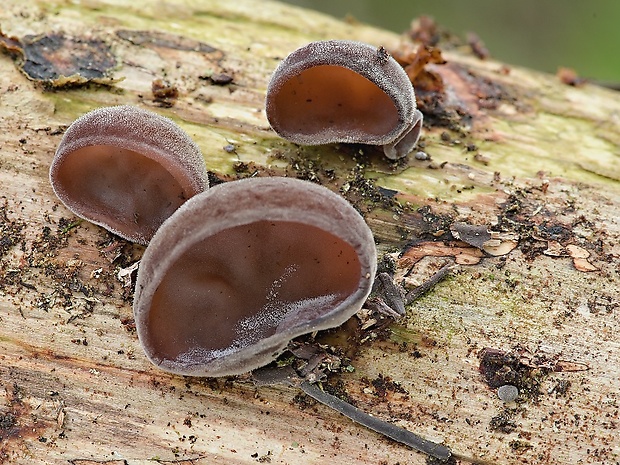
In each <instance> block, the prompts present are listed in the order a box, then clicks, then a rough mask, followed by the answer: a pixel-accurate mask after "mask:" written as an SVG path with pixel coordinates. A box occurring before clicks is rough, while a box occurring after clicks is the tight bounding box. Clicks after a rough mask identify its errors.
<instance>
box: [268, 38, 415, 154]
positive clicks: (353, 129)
mask: <svg viewBox="0 0 620 465" xmlns="http://www.w3.org/2000/svg"><path fill="white" fill-rule="evenodd" d="M266 112H267V119H268V120H269V123H270V124H271V127H272V128H273V129H274V131H276V132H277V133H278V134H279V135H280V136H282V137H284V138H285V139H288V140H290V141H292V142H295V143H298V144H304V145H319V144H328V143H332V142H357V143H364V144H372V145H383V146H388V148H387V149H386V150H385V153H386V155H387V156H388V157H389V158H400V157H402V156H404V155H406V154H407V153H409V152H410V151H411V150H412V149H413V147H414V146H415V144H416V142H417V140H418V138H419V135H420V129H421V126H422V114H421V113H420V112H419V111H418V110H417V109H416V104H415V95H414V92H413V86H412V85H411V81H410V80H409V77H408V76H407V73H405V71H404V70H403V68H402V67H401V66H400V65H399V64H398V63H397V62H396V60H394V58H392V57H391V56H389V54H388V53H387V52H386V51H385V50H384V49H377V48H375V47H372V46H370V45H367V44H364V43H361V42H352V41H344V40H328V41H319V42H312V43H310V44H308V45H306V46H304V47H302V48H300V49H298V50H296V51H294V52H293V53H291V54H290V55H289V56H288V57H286V58H285V59H284V60H283V61H282V62H281V63H280V65H279V66H278V67H277V69H276V70H275V72H274V73H273V76H272V78H271V81H270V82H269V86H268V88H267V97H266Z"/></svg>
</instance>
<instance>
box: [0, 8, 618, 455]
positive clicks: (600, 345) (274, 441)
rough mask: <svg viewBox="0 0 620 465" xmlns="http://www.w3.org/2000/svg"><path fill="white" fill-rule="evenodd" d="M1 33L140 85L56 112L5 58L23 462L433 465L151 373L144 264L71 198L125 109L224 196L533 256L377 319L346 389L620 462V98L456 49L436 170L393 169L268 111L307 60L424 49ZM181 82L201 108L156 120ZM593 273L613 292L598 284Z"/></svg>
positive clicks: (241, 23)
mask: <svg viewBox="0 0 620 465" xmlns="http://www.w3.org/2000/svg"><path fill="white" fill-rule="evenodd" d="M0 25H1V28H2V31H3V33H4V34H5V35H6V36H14V37H16V38H18V39H20V40H25V38H27V37H28V36H38V35H43V36H49V35H51V34H52V33H58V34H63V37H65V38H69V39H71V40H72V41H73V42H68V43H73V44H78V43H80V44H83V43H84V41H85V40H86V39H89V40H90V39H93V40H95V39H96V40H97V41H100V42H101V43H102V44H103V45H104V46H105V47H107V48H106V50H108V51H109V53H111V54H112V56H113V57H115V60H116V63H117V65H116V66H115V67H114V69H112V70H109V76H108V78H110V81H109V82H110V85H96V84H87V85H80V86H74V87H69V86H60V87H59V88H57V89H50V88H49V87H46V86H45V85H43V84H42V83H40V82H36V81H33V80H29V79H28V78H27V77H26V76H25V75H24V74H23V73H22V72H21V71H20V70H19V69H18V61H17V60H18V58H19V57H15V56H12V55H10V54H4V55H2V56H0V112H1V116H2V118H1V119H0V186H1V187H0V189H1V195H2V199H1V205H0V219H1V226H0V254H1V255H0V260H1V262H0V381H1V383H0V399H1V400H0V463H16V464H36V463H72V464H74V465H78V464H79V465H86V464H91V463H110V464H130V465H138V464H151V463H187V464H190V463H191V464H211V463H223V464H227V463H230V464H233V463H234V464H239V463H248V464H249V463H256V462H259V463H278V464H287V463H288V464H293V463H295V464H311V463H326V462H328V461H329V462H335V461H337V463H342V464H360V463H368V464H396V463H400V464H404V463H420V464H421V463H425V457H424V456H422V455H421V454H418V453H416V452H413V451H411V450H408V449H406V448H405V447H402V446H399V445H398V444H394V443H393V442H391V441H389V440H387V439H384V438H382V437H380V436H379V435H377V434H375V433H372V432H370V431H367V430H365V429H363V428H361V427H358V426H357V425H355V424H353V423H352V422H350V421H349V420H347V419H345V418H344V417H342V416H340V415H339V414H338V413H336V412H332V411H330V410H328V409H327V408H325V407H323V406H321V405H317V404H314V403H312V402H310V401H309V399H308V398H305V397H303V396H300V395H299V392H298V390H296V389H294V388H289V387H284V386H281V387H280V386H271V387H255V386H254V385H253V384H252V383H250V382H249V380H248V379H247V378H246V377H240V378H233V379H218V380H213V379H196V378H182V377H178V376H170V375H168V374H166V373H163V372H161V371H160V370H158V369H156V368H155V367H153V366H151V365H150V364H149V363H148V361H147V360H146V358H145V357H144V355H143V353H142V350H141V348H140V345H139V342H138V339H137V337H136V335H135V331H134V330H133V327H132V312H131V296H132V291H131V287H130V286H129V287H126V286H124V285H123V282H121V281H120V280H119V279H118V273H119V271H120V270H121V269H123V268H126V267H128V266H130V265H132V264H133V263H135V262H136V261H137V260H139V258H140V256H141V254H142V251H143V248H141V247H138V246H133V245H131V244H128V243H126V242H124V241H121V240H119V239H117V238H114V237H113V236H111V235H110V234H108V233H107V232H105V231H104V230H102V229H101V228H98V227H96V226H93V225H91V224H89V223H88V222H85V221H78V219H77V218H76V217H75V216H73V215H72V214H71V213H70V212H69V211H68V210H67V209H66V208H65V207H64V206H63V205H62V204H60V202H59V201H58V199H57V198H56V197H55V196H54V194H53V192H52V189H51V187H50V185H49V182H48V178H47V176H48V175H47V173H48V168H49V164H50V161H51V159H52V156H53V153H54V151H55V148H56V146H57V144H58V142H59V141H60V138H61V137H62V133H63V131H64V129H65V128H66V126H67V125H68V124H70V123H71V122H72V121H73V120H74V119H75V118H76V117H78V116H79V115H81V114H82V113H84V112H85V111H88V110H90V109H93V108H96V107H98V106H103V105H112V104H120V103H130V104H136V105H139V106H142V107H145V108H150V109H152V110H154V111H157V112H159V113H161V114H163V115H166V116H169V117H171V118H173V119H174V120H175V121H177V122H178V123H179V124H180V125H181V126H182V127H183V128H184V129H185V130H186V131H187V132H189V133H190V134H191V135H192V137H193V138H194V139H195V140H196V142H197V143H198V144H199V145H200V147H201V149H202V150H203V153H204V154H205V157H206V160H207V165H208V167H209V169H210V170H211V171H212V173H213V175H214V177H218V178H220V179H221V180H228V179H233V178H235V177H239V176H248V175H253V174H254V173H256V174H258V175H290V176H297V177H303V178H310V179H313V180H316V181H319V182H322V183H323V184H324V185H326V186H327V187H330V188H332V189H334V190H337V191H339V192H341V193H342V194H343V195H344V196H345V197H346V198H347V199H348V200H350V201H351V202H352V203H353V204H354V205H355V206H356V207H357V208H359V209H360V210H361V211H362V212H363V213H364V215H365V217H366V219H367V221H368V223H369V224H370V226H371V228H372V229H373V232H374V234H375V236H376V239H377V242H378V245H379V249H380V251H381V254H384V253H388V254H394V256H398V255H399V253H400V252H401V251H402V250H403V249H405V248H406V247H411V246H413V247H422V245H420V244H422V243H424V242H427V243H428V242H430V241H440V240H441V241H445V242H446V244H448V245H455V244H456V242H455V240H454V237H453V236H452V234H451V232H450V226H451V225H452V224H453V223H455V222H465V223H468V224H472V225H489V226H493V229H494V230H495V231H501V232H504V233H510V234H516V235H518V237H519V242H518V246H517V247H516V249H514V250H513V251H512V252H510V253H509V254H507V255H504V256H499V257H492V256H488V255H485V256H484V257H483V259H482V260H481V261H480V262H479V263H478V264H475V265H470V266H468V265H461V266H460V268H459V269H458V270H457V271H456V272H454V273H453V274H452V276H450V277H449V278H447V279H446V280H444V281H442V282H441V283H440V284H439V285H437V286H436V287H435V288H434V289H433V290H432V291H431V292H430V293H427V294H425V295H424V296H423V297H422V298H420V299H419V300H417V301H415V302H414V303H413V304H411V305H410V306H408V308H407V315H406V317H405V318H404V319H403V320H401V321H398V322H395V323H389V321H388V320H381V319H380V318H379V319H378V321H377V322H376V324H373V323H372V321H371V318H374V317H375V316H376V315H372V314H369V315H362V316H360V318H354V319H353V320H352V321H351V322H350V324H349V325H347V327H346V328H342V329H339V330H335V331H332V332H331V333H330V334H329V335H328V338H327V339H326V340H328V341H330V344H331V345H333V346H334V347H336V348H338V347H339V348H340V349H342V351H343V352H342V353H346V355H348V356H349V357H350V361H349V360H347V364H348V365H347V366H351V367H354V371H352V372H347V371H345V372H342V373H334V374H332V375H331V377H330V384H331V385H333V386H338V387H339V389H340V390H341V393H343V394H346V396H347V397H348V398H349V399H350V400H351V401H353V402H355V403H356V405H357V406H358V407H360V408H362V409H363V410H365V411H367V412H369V413H372V414H373V415H375V416H378V417H381V418H383V419H385V420H388V421H392V422H395V423H396V424H399V425H401V426H403V427H406V428H408V429H410V430H412V431H415V432H417V433H418V434H421V435H422V436H424V437H426V438H428V439H432V440H435V441H442V442H443V443H445V444H446V445H448V446H449V447H451V448H452V449H453V450H454V451H456V452H458V453H460V454H463V455H468V456H476V457H480V458H483V459H485V460H487V461H489V463H502V464H517V463H530V464H531V463H575V464H576V463H580V464H587V463H592V464H595V463H596V464H602V463H603V464H614V463H617V462H618V461H619V460H620V440H619V439H618V437H619V434H618V423H619V421H620V419H619V415H620V413H619V402H620V398H619V394H618V393H619V387H620V332H619V330H618V328H620V324H619V323H620V321H619V320H620V312H619V305H618V302H619V300H618V299H619V298H618V291H619V287H620V286H619V284H618V283H619V282H620V281H619V273H620V245H619V244H620V240H619V239H620V223H619V220H618V218H619V212H620V183H619V179H620V95H619V94H618V93H615V92H612V91H608V90H604V89H601V88H598V87H596V86H592V85H588V84H585V85H583V86H581V87H570V86H567V85H564V84H562V83H560V82H559V80H557V79H556V78H555V77H553V76H548V75H544V74H540V73H536V72H533V71H530V70H524V69H518V68H514V67H508V66H506V65H504V64H501V63H497V62H494V61H492V60H480V59H478V58H475V57H474V56H472V55H471V54H470V53H469V52H468V50H466V49H465V48H458V47H457V48H455V49H453V50H447V51H444V57H445V58H446V60H447V63H446V65H433V67H431V69H433V70H434V71H435V72H436V73H438V75H439V76H440V77H441V78H442V80H443V82H444V84H445V89H444V90H445V94H444V97H445V98H446V100H443V101H442V107H441V109H442V110H445V111H446V112H447V116H446V115H443V116H441V114H440V112H439V111H438V110H437V108H435V109H431V108H426V109H427V110H428V114H427V115H426V116H427V121H428V123H429V124H427V126H426V127H425V129H424V133H423V139H422V142H423V145H424V150H425V152H426V153H427V154H428V155H430V157H431V159H430V160H418V159H416V158H415V157H413V156H412V157H410V158H409V159H408V160H406V161H403V162H401V163H399V164H390V163H388V162H387V161H386V160H385V159H383V158H382V156H381V153H380V152H379V151H378V150H375V149H371V148H367V147H361V146H356V147H347V146H338V145H334V146H327V147H319V148H300V147H297V146H294V145H293V144H290V143H287V142H285V141H282V140H281V139H279V138H278V137H277V136H276V135H275V134H274V133H273V132H272V131H271V130H270V129H269V126H268V124H267V121H266V118H265V114H264V111H263V99H264V92H265V88H266V85H267V82H268V79H269V76H270V73H271V71H272V70H273V69H274V68H275V65H276V64H277V62H278V61H279V60H280V59H281V58H283V57H284V56H285V55H286V54H287V53H289V52H290V51H292V50H294V49H295V48H296V47H298V46H301V45H303V44H304V43H307V42H308V41H310V40H316V39H324V38H344V39H356V40H362V41H365V42H368V43H371V44H375V45H377V46H378V45H384V46H385V47H386V48H388V49H389V50H397V49H401V50H402V49H407V48H408V47H412V46H413V45H412V44H411V43H410V42H408V40H407V39H404V38H400V37H398V36H396V35H394V34H392V33H389V32H386V31H381V30H376V29H373V28H370V27H367V26H364V25H360V24H356V23H354V22H349V23H345V22H341V21H338V20H335V19H332V18H328V17H325V16H322V15H319V14H315V13H312V12H307V11H303V10H300V9H295V8H292V7H288V6H284V5H281V4H278V3H275V2H270V1H250V0H241V1H235V2H218V1H200V2H198V1H189V0H168V1H166V2H148V1H146V0H134V1H132V2H131V3H128V2H124V1H113V0H89V1H85V2H64V1H60V0H54V1H46V2H43V1H31V2H28V4H27V5H24V2H19V1H17V0H7V1H5V2H4V3H3V5H2V8H1V9H0ZM207 45H208V46H209V47H212V48H213V49H211V48H206V46H207ZM489 45H490V47H489V48H490V49H491V50H492V44H489ZM222 75H224V76H230V77H232V78H233V79H232V82H231V83H229V84H225V85H221V84H222V81H221V79H222ZM120 79H122V80H120ZM156 80H160V81H161V82H163V83H164V84H166V85H170V86H172V87H174V88H176V89H177V91H178V98H174V99H173V100H172V101H166V100H165V99H164V100H163V101H162V99H158V98H156V96H155V95H154V94H153V92H152V85H153V81H156ZM422 109H423V110H425V108H424V107H423V108H422ZM461 245H462V244H461ZM574 247H577V249H575V248H574ZM576 250H577V251H579V253H581V254H583V255H587V258H585V259H583V260H586V261H587V263H588V264H590V265H591V267H592V269H593V271H590V272H584V271H579V269H577V268H576V267H575V261H574V260H575V259H574V258H572V255H575V251H576ZM584 251H585V252H584ZM416 252H420V250H416ZM422 252H424V250H422ZM579 253H577V255H579ZM420 256H422V257H423V258H422V259H421V260H420V261H418V262H417V263H410V262H407V263H405V262H402V261H401V262H398V269H397V276H398V277H400V278H399V280H400V281H402V280H403V279H405V278H406V283H405V284H406V285H408V286H413V285H415V284H419V283H421V282H423V281H424V280H425V279H427V278H428V276H429V275H430V274H432V272H433V271H434V270H436V269H438V268H439V267H440V266H441V265H442V264H444V263H446V262H450V261H451V260H452V259H451V258H449V257H448V258H443V257H434V256H431V255H429V254H425V253H422V254H421V255H420ZM581 263H583V262H581ZM410 268H411V270H410ZM406 272H407V273H408V274H407V276H405V274H406ZM364 323H365V324H366V327H364V328H363V329H362V328H361V325H362V324H364ZM352 334H353V335H355V337H353V336H352ZM484 348H494V349H497V350H499V351H502V352H504V353H505V354H508V355H510V356H514V357H515V360H518V362H515V364H514V365H513V367H518V368H519V370H521V372H522V373H521V374H523V373H525V374H527V375H528V376H529V377H530V378H528V379H531V383H532V384H531V385H529V388H530V389H529V390H528V389H523V391H522V393H521V395H520V398H519V399H518V401H517V402H514V403H510V404H506V405H504V403H503V402H502V401H501V400H500V399H499V398H498V396H497V393H496V389H494V388H491V387H490V386H489V385H488V383H487V382H486V381H485V379H484V377H483V376H482V374H481V373H480V370H479V366H480V356H481V355H484V352H483V351H482V349H484Z"/></svg>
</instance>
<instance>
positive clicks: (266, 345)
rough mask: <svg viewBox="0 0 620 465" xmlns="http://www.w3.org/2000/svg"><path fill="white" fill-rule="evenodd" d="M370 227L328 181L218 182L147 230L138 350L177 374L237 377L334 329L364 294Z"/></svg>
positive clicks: (370, 266) (137, 306)
mask: <svg viewBox="0 0 620 465" xmlns="http://www.w3.org/2000/svg"><path fill="white" fill-rule="evenodd" d="M375 269H376V250H375V245H374V241H373V237H372V233H371V232H370V229H369V228H368V226H367V225H366V223H365V222H364V220H363V218H362V217H361V216H360V215H359V214H358V213H357V211H355V209H354V208H353V207H352V206H351V205H350V204H349V203H347V202H346V201H345V200H344V199H342V198H341V197H339V196H338V195H336V194H334V193H333V192H331V191H329V190H328V189H326V188H324V187H321V186H317V185H315V184H312V183H309V182H307V181H300V180H296V179H288V178H252V179H244V180H240V181H234V182H229V183H225V184H220V185H218V186H215V187H213V188H211V189H210V190H209V191H207V192H204V193H201V194H199V195H197V196H195V197H193V198H192V199H190V200H188V201H187V202H186V203H185V204H184V205H183V206H181V207H180V208H179V209H178V210H177V211H176V212H175V213H174V214H173V215H172V216H171V217H170V218H169V219H168V220H167V221H166V222H165V223H164V224H163V225H162V226H161V228H160V229H159V231H157V233H156V234H155V236H154V237H153V239H152V241H151V243H150V244H149V246H148V248H147V250H146V252H145V254H144V257H143V258H142V262H141V263H140V268H139V272H138V278H137V282H136V294H135V300H134V316H135V322H136V328H137V331H138V337H139V338H140V342H141V344H142V347H143V348H144V350H145V353H146V355H147V357H148V358H149V359H150V360H151V361H152V362H153V363H154V364H155V365H157V366H159V367H160V368H162V369H164V370H167V371H170V372H173V373H177V374H182V375H193V376H225V375H234V374H241V373H245V372H248V371H250V370H253V369H255V368H258V367H260V366H263V365H266V364H267V363H269V362H271V361H272V360H274V359H275V358H276V357H277V356H278V355H279V354H280V353H281V352H282V351H283V350H284V349H285V348H286V346H287V344H288V342H289V341H290V340H291V339H293V338H294V337H297V336H299V335H301V334H305V333H309V332H313V331H316V330H321V329H326V328H331V327H335V326H338V325H340V324H342V323H343V322H344V321H346V320H347V319H348V318H349V317H350V316H352V315H353V314H354V313H355V312H357V311H358V310H359V309H360V308H361V306H362V304H363V303H364V301H365V300H366V297H367V296H368V294H369V292H370V289H371V287H372V283H373V280H374V274H375Z"/></svg>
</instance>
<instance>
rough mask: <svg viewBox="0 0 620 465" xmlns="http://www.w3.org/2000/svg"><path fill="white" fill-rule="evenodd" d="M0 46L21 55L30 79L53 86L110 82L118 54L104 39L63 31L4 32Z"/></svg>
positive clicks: (19, 62) (19, 63)
mask: <svg viewBox="0 0 620 465" xmlns="http://www.w3.org/2000/svg"><path fill="white" fill-rule="evenodd" d="M0 49H2V50H4V51H5V52H6V53H9V54H10V55H12V56H14V57H16V58H17V66H18V68H19V69H20V71H22V72H23V73H24V74H25V75H26V76H27V77H28V79H31V80H33V81H38V82H42V83H43V84H45V85H46V86H50V87H55V88H58V87H65V86H76V85H83V84H87V83H89V82H94V83H97V84H105V85H110V84H113V83H114V82H118V81H119V79H114V78H112V77H111V72H112V70H113V69H114V68H115V67H116V65H117V63H116V58H115V57H114V55H113V54H112V51H111V49H110V47H109V45H107V44H106V43H105V42H104V41H102V40H99V39H92V38H81V37H69V36H66V35H64V34H62V33H51V34H42V35H38V36H32V35H27V36H24V37H23V38H22V39H19V38H17V37H8V36H6V35H5V34H4V33H2V32H0Z"/></svg>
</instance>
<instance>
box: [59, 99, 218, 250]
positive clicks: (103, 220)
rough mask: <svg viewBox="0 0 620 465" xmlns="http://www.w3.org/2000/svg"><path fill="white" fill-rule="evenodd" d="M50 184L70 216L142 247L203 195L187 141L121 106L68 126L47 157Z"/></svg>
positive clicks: (202, 176)
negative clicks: (191, 200)
mask: <svg viewBox="0 0 620 465" xmlns="http://www.w3.org/2000/svg"><path fill="white" fill-rule="evenodd" d="M50 181H51V183H52V187H53V188H54V192H55V193H56V195H57V196H58V198H59V199H60V200H61V201H62V202H63V203H64V204H65V205H66V206H67V207H68V208H69V209H70V210H71V211H72V212H73V213H75V214H76V215H78V216H80V217H82V218H85V219H87V220H89V221H91V222H93V223H95V224H98V225H100V226H103V227H104V228H106V229H108V230H110V231H112V232H114V233H116V234H118V235H119V236H121V237H124V238H125V239H129V240H131V241H134V242H139V243H141V244H146V243H148V241H149V240H150V238H151V237H152V236H153V234H155V231H157V229H158V228H159V226H160V225H161V224H162V223H163V222H164V220H166V219H167V218H168V217H169V216H170V215H171V214H172V213H173V212H174V211H175V210H176V209H177V208H179V206H181V204H183V202H185V200H187V199H188V198H190V197H192V196H193V195H195V194H197V193H199V192H202V191H204V190H205V189H207V188H208V187H209V181H208V177H207V169H206V166H205V162H204V159H203V157H202V154H201V152H200V149H199V148H198V146H197V145H196V144H195V143H194V142H193V141H192V140H191V138H190V137H189V136H188V135H187V133H185V132H184V131H183V130H182V129H181V128H180V127H179V126H177V125H176V124H175V123H174V122H172V121H171V120H169V119H168V118H164V117H163V116H159V115H157V114H155V113H152V112H150V111H146V110H141V109H139V108H136V107H132V106H128V105H126V106H116V107H105V108H99V109H97V110H94V111H91V112H89V113H86V114H85V115H83V116H82V117H80V118H78V119H77V120H76V121H74V122H73V124H71V126H69V128H68V129H67V131H66V132H65V134H64V136H63V138H62V140H61V142H60V145H59V146H58V149H57V151H56V155H55V156H54V160H53V161H52V165H51V168H50Z"/></svg>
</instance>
